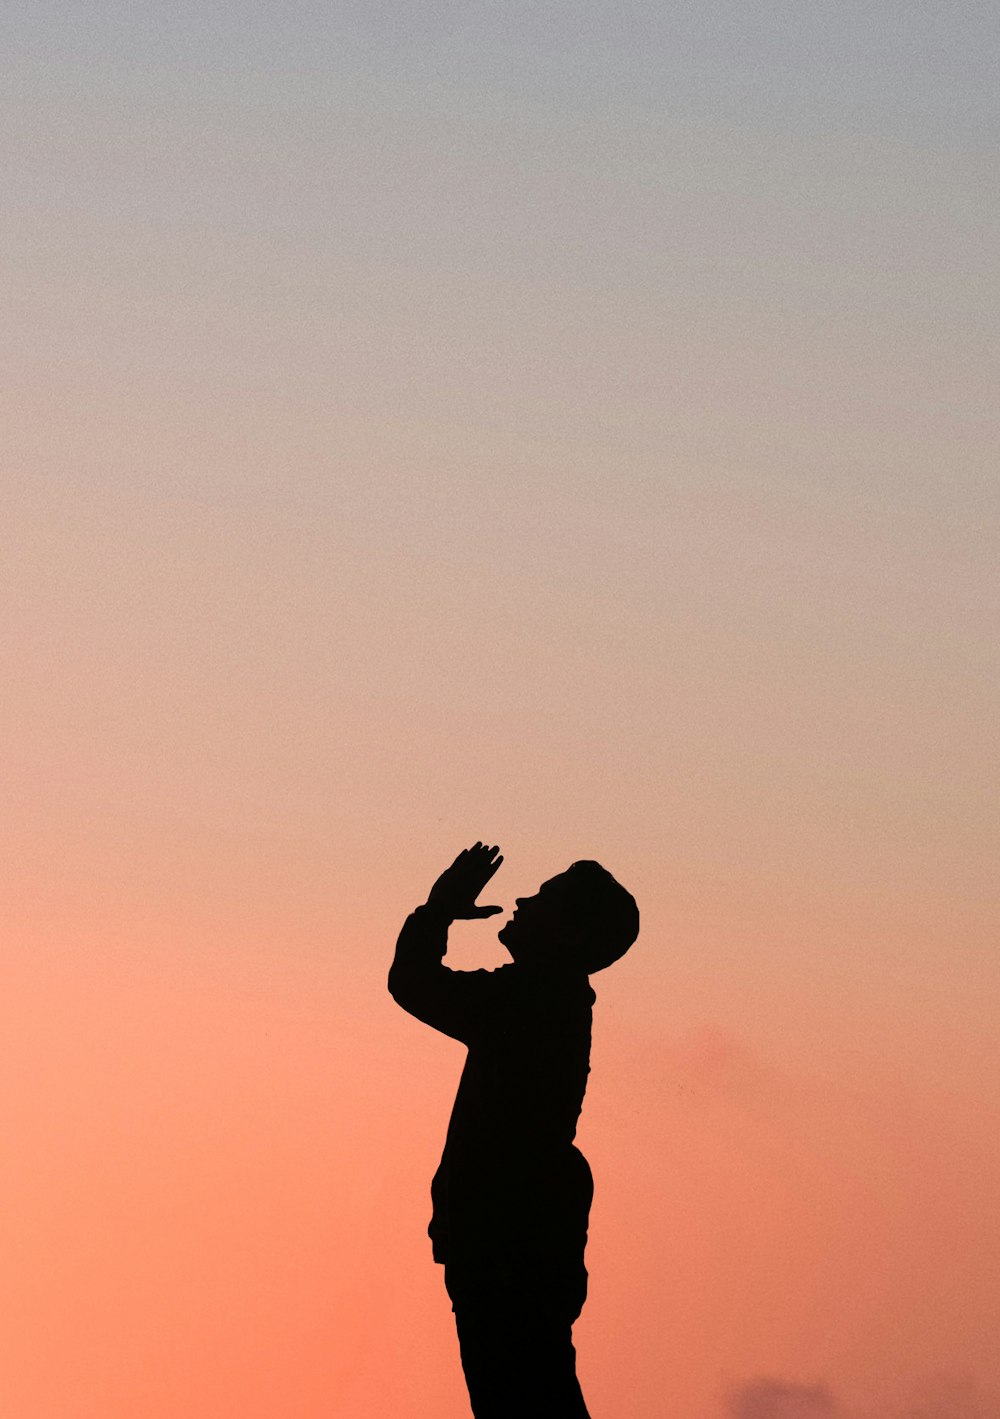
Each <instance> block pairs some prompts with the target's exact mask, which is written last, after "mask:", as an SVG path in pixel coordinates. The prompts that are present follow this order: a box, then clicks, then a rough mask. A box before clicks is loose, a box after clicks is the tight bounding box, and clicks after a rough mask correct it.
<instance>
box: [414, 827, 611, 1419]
mask: <svg viewBox="0 0 1000 1419" xmlns="http://www.w3.org/2000/svg"><path fill="white" fill-rule="evenodd" d="M502 861H503V858H502V857H501V856H500V855H499V850H498V849H497V848H495V847H485V846H484V845H483V844H482V843H476V844H475V846H474V847H471V848H466V849H465V850H464V851H463V852H461V853H459V855H458V857H457V858H456V859H455V861H454V863H453V864H452V865H451V867H449V868H447V869H446V871H444V872H443V873H442V874H441V876H440V877H439V878H438V880H437V881H436V882H435V884H434V886H433V887H432V888H431V892H430V895H429V897H428V899H427V902H426V904H425V905H424V906H421V907H417V909H416V911H414V912H413V913H412V914H411V915H410V916H409V917H407V919H406V922H405V923H404V925H403V929H402V931H401V932H400V935H399V940H398V941H397V943H396V955H395V959H394V961H393V963H392V968H391V970H390V971H389V990H390V992H391V993H392V996H393V999H394V1000H396V1001H397V1003H398V1004H399V1005H401V1006H402V1007H403V1009H404V1010H408V1011H409V1013H410V1014H411V1015H415V1016H416V1017H417V1019H418V1020H423V1021H424V1023H425V1024H428V1025H431V1026H433V1028H434V1029H436V1030H441V1031H443V1033H444V1034H446V1035H451V1036H452V1038H453V1039H457V1040H461V1041H462V1042H463V1044H465V1045H467V1046H468V1051H469V1052H468V1057H467V1059H466V1062H465V1068H464V1070H463V1071H462V1079H461V1082H460V1084H459V1087H458V1093H457V1095H456V1098H455V1105H454V1108H453V1110H452V1115H451V1123H450V1124H449V1127H448V1137H447V1141H446V1143H445V1147H444V1154H443V1156H442V1158H441V1164H440V1167H439V1168H438V1170H437V1172H436V1174H435V1175H434V1180H433V1182H432V1184H431V1199H432V1204H433V1208H432V1218H431V1223H430V1227H429V1229H428V1231H429V1234H430V1237H431V1242H432V1244H433V1253H434V1260H435V1261H437V1262H441V1263H443V1265H444V1280H445V1286H446V1287H447V1290H448V1295H449V1296H450V1298H451V1302H452V1309H453V1310H454V1312H455V1324H456V1328H457V1330H458V1339H459V1346H460V1349H461V1354H462V1368H463V1369H464V1371H465V1378H466V1382H467V1384H468V1387H469V1398H470V1400H471V1402H472V1409H473V1413H474V1414H475V1416H476V1419H536V1416H537V1419H541V1416H545V1419H588V1415H587V1407H586V1404H585V1403H584V1400H583V1395H582V1393H581V1391H580V1385H579V1381H578V1380H577V1377H576V1352H575V1350H574V1348H573V1340H572V1328H573V1322H574V1321H575V1320H576V1318H577V1317H578V1316H579V1314H580V1311H581V1310H582V1308H583V1303H584V1301H585V1299H586V1296H587V1271H586V1267H585V1266H584V1247H585V1246H586V1241H587V1222H588V1217H589V1214H590V1204H591V1199H592V1197H593V1192H594V1184H593V1179H592V1177H591V1172H590V1167H589V1165H588V1163H587V1160H586V1158H585V1157H584V1156H583V1154H582V1153H581V1152H580V1151H579V1150H578V1149H577V1148H576V1147H574V1145H573V1138H574V1136H575V1133H576V1124H577V1119H578V1118H579V1116H580V1109H581V1106H582V1104H583V1095H584V1091H585V1090H586V1087H587V1075H588V1073H589V1070H590V1030H591V1011H592V1007H593V1004H594V1000H595V999H596V996H595V995H594V992H593V990H592V989H591V986H590V982H589V980H588V976H589V975H592V974H593V973H594V972H595V971H599V970H602V969H603V968H604V967H605V966H608V965H610V964H611V963H612V962H613V961H616V960H617V959H618V958H619V956H622V955H624V953H625V951H627V950H628V948H629V946H630V945H631V944H632V942H633V941H634V940H635V938H636V936H637V935H638V932H639V912H638V909H637V907H636V904H635V901H634V899H633V898H632V897H631V896H630V895H629V893H628V892H626V891H625V889H624V887H622V886H621V885H620V884H619V883H618V882H616V881H615V879H614V878H613V877H612V876H611V874H610V873H609V872H607V871H605V869H604V868H603V867H601V866H600V864H599V863H596V862H591V861H584V862H574V863H573V865H572V867H570V868H568V869H567V871H565V872H563V873H561V874H560V875H559V876H557V877H552V878H550V879H549V881H547V882H544V883H543V884H542V886H541V887H540V888H539V890H538V891H537V892H536V894H535V895H534V896H533V897H527V898H525V897H519V898H518V899H517V909H516V911H515V912H514V914H513V916H512V917H511V919H510V920H509V921H508V922H506V923H505V925H504V926H502V927H501V929H500V931H499V932H498V939H499V940H500V941H502V942H503V944H504V945H505V946H506V947H507V949H508V951H509V952H510V954H511V956H512V957H513V964H512V965H507V966H501V967H500V968H499V969H498V970H495V971H483V970H480V971H452V970H450V969H448V967H446V966H445V965H444V964H443V961H442V958H443V956H444V954H445V951H446V949H447V941H448V927H449V925H450V924H451V922H453V921H456V920H459V919H463V920H472V919H477V918H481V917H488V916H493V915H494V914H495V913H497V912H499V911H501V910H502V908H501V907H496V906H489V907H484V906H477V905H476V898H477V897H478V896H479V893H480V892H481V891H482V889H483V888H484V887H485V885H486V883H487V882H488V881H489V880H490V878H491V877H492V876H493V874H494V873H495V872H496V870H497V868H498V867H499V866H500V864H501V862H502Z"/></svg>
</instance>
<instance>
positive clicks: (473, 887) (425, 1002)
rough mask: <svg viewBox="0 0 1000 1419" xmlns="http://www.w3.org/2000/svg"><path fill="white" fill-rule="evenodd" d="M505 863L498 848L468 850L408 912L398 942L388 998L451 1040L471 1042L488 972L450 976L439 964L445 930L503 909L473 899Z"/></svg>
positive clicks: (486, 995) (488, 992) (485, 998)
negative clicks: (422, 900)
mask: <svg viewBox="0 0 1000 1419" xmlns="http://www.w3.org/2000/svg"><path fill="white" fill-rule="evenodd" d="M502 861H503V858H502V857H499V856H498V855H497V849H496V848H495V847H493V848H487V847H484V846H483V844H482V843H476V845H475V847H472V848H466V849H465V851H464V852H461V853H459V855H458V857H457V858H456V859H455V861H454V862H453V863H452V865H451V867H449V868H447V869H446V870H445V871H444V872H443V873H442V874H441V876H440V877H439V878H438V880H437V881H436V882H435V883H434V886H433V887H432V888H431V891H430V896H429V897H428V899H427V902H426V903H425V905H424V906H422V907H417V909H416V911H414V912H411V913H410V915H409V916H408V917H407V918H406V921H405V922H404V923H403V929H402V931H401V932H400V933H399V939H398V940H397V942H396V955H395V957H394V959H393V963H392V966H391V968H390V970H389V993H390V994H391V996H392V998H393V1000H395V1001H396V1003H397V1005H400V1006H402V1008H403V1009H404V1010H407V1011H408V1012H409V1013H410V1014H411V1015H415V1016H416V1018H417V1019H418V1020H422V1021H423V1022H424V1024H426V1025H430V1026H432V1027H433V1028H434V1029H435V1030H441V1031H442V1032H443V1033H444V1034H446V1035H451V1036H452V1038H453V1039H456V1040H463V1041H464V1042H465V1043H468V1042H469V1039H470V1036H471V1035H473V1034H474V1033H475V1031H476V1027H477V1025H478V1024H479V1023H480V1021H481V1020H482V1018H483V1014H484V1011H486V1010H487V1009H488V1008H489V1001H490V999H491V997H492V995H493V990H492V988H491V986H492V980H493V972H491V971H452V970H449V968H448V967H447V966H445V965H444V963H443V958H444V954H445V951H446V950H447V949H448V927H449V926H450V925H451V923H452V922H453V921H455V920H458V919H461V920H473V919H478V918H481V917H487V916H493V915H494V913H496V912H499V911H502V910H503V908H502V907H480V906H477V905H476V897H478V895H479V893H480V892H481V891H482V889H483V887H484V886H485V885H486V883H487V882H488V881H489V879H490V878H491V877H492V876H493V874H494V872H495V871H496V870H497V868H498V867H499V866H500V863H501V862H502Z"/></svg>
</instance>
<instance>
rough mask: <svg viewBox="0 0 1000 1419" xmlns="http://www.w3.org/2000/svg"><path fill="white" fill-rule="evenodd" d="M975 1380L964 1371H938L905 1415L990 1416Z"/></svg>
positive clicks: (909, 1418) (929, 1418)
mask: <svg viewBox="0 0 1000 1419" xmlns="http://www.w3.org/2000/svg"><path fill="white" fill-rule="evenodd" d="M986 1413H987V1411H986V1409H985V1408H983V1406H982V1404H981V1403H980V1400H979V1392H978V1389H977V1386H976V1383H975V1381H974V1380H972V1379H971V1378H969V1377H968V1376H964V1375H935V1376H934V1378H933V1379H930V1380H927V1381H926V1382H925V1383H924V1384H923V1385H922V1386H921V1387H920V1390H919V1391H918V1393H917V1394H916V1395H915V1396H914V1399H913V1401H912V1403H911V1405H910V1407H909V1408H908V1409H907V1410H906V1413H905V1416H904V1419H986Z"/></svg>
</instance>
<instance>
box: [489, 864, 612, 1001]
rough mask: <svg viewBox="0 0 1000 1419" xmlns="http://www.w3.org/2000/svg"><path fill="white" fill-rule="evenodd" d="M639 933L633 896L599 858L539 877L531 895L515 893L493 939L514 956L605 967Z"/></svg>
mask: <svg viewBox="0 0 1000 1419" xmlns="http://www.w3.org/2000/svg"><path fill="white" fill-rule="evenodd" d="M638 935H639V908H638V907H637V906H636V904H635V898H634V897H633V896H632V895H631V893H630V892H627V891H626V890H625V888H624V887H623V886H622V885H621V883H620V882H617V881H616V880H615V879H614V877H612V875H611V873H610V872H608V871H607V870H606V869H605V868H603V867H602V866H601V864H600V863H599V862H591V861H583V862H574V863H573V865H572V867H568V868H567V869H566V871H565V872H561V873H560V874H559V876H558V877H550V878H549V880H548V881H547V882H543V883H542V885H541V886H540V887H539V889H538V891H537V892H536V893H535V895H534V896H533V897H518V898H517V906H516V908H515V911H514V914H513V916H512V917H511V918H510V920H509V921H508V922H505V923H504V925H503V926H502V927H501V928H500V930H499V932H498V933H497V936H498V939H499V940H500V941H502V942H503V944H504V945H505V946H506V947H507V950H508V951H509V952H510V954H511V955H512V956H513V958H514V960H515V961H528V962H532V961H534V962H542V961H544V962H546V963H550V964H560V965H565V966H573V967H577V968H582V969H583V970H585V971H586V972H587V974H588V975H593V973H594V972H595V971H602V970H603V969H604V968H605V966H610V965H611V964H612V962H614V961H617V960H618V958H619V957H620V956H624V954H625V952H626V951H627V950H628V948H629V947H630V946H631V945H632V942H633V941H634V940H635V938H636V937H637V936H638Z"/></svg>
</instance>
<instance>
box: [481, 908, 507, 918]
mask: <svg viewBox="0 0 1000 1419" xmlns="http://www.w3.org/2000/svg"><path fill="white" fill-rule="evenodd" d="M502 911H503V907H476V916H496V914H497V912H502Z"/></svg>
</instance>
